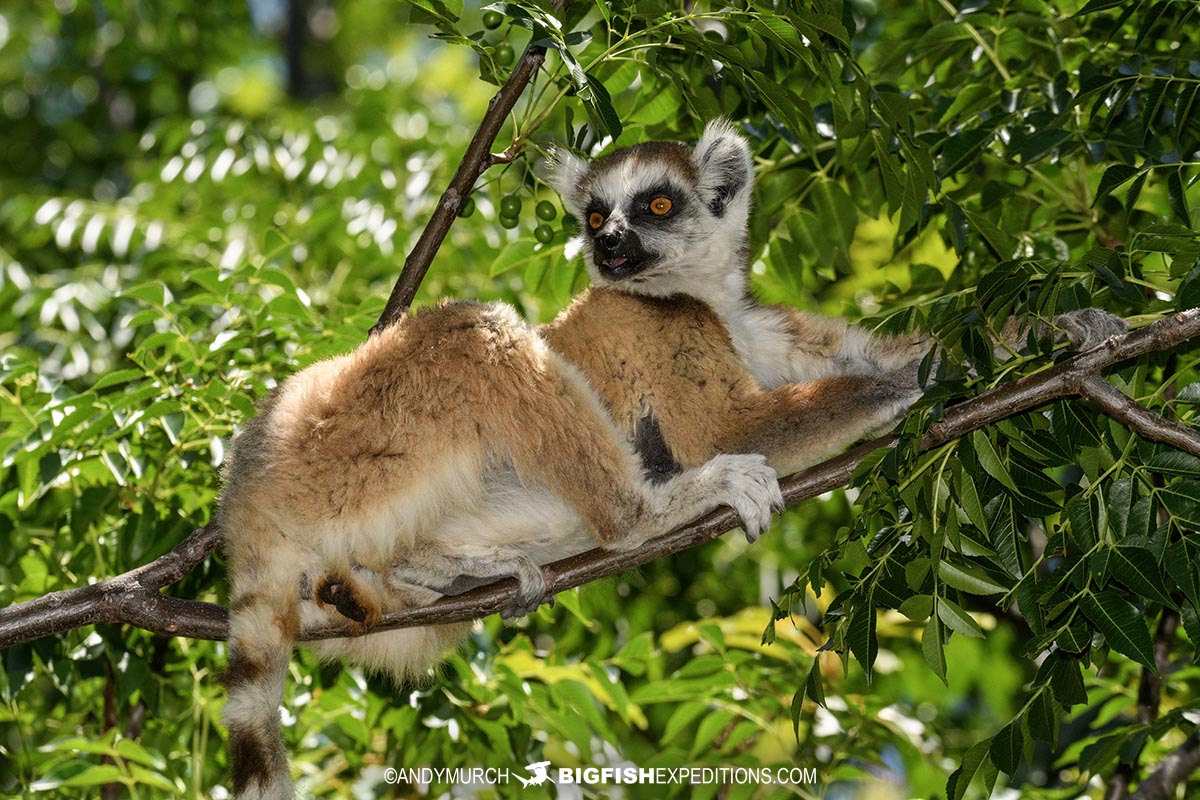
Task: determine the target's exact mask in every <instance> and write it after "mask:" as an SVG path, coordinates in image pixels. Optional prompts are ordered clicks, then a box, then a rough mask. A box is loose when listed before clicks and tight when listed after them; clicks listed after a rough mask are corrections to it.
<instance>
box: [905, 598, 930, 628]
mask: <svg viewBox="0 0 1200 800" xmlns="http://www.w3.org/2000/svg"><path fill="white" fill-rule="evenodd" d="M899 611H900V613H901V614H903V615H904V616H906V617H908V618H909V619H911V620H912V621H913V622H924V621H925V620H927V619H929V615H930V613H932V612H933V597H932V596H931V595H927V594H914V595H913V596H912V597H909V598H907V599H906V600H905V601H904V602H902V603H901V604H900V608H899Z"/></svg>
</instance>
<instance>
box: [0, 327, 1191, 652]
mask: <svg viewBox="0 0 1200 800" xmlns="http://www.w3.org/2000/svg"><path fill="white" fill-rule="evenodd" d="M1198 336H1200V309H1193V310H1190V311H1185V312H1182V313H1179V314H1175V315H1174V316H1171V317H1168V318H1165V319H1161V320H1158V321H1157V322H1154V323H1152V324H1150V325H1147V326H1146V327H1144V328H1141V329H1139V330H1136V331H1133V332H1132V333H1129V334H1127V335H1125V336H1120V337H1114V338H1113V339H1111V340H1109V341H1108V342H1106V343H1105V344H1104V345H1102V346H1100V347H1098V348H1096V349H1095V350H1091V351H1089V352H1087V353H1083V354H1081V355H1078V356H1075V357H1074V358H1071V359H1068V360H1067V361H1064V362H1062V363H1061V364H1058V365H1056V366H1054V367H1051V368H1049V369H1047V370H1044V371H1043V372H1040V373H1037V374H1035V375H1029V376H1026V377H1024V378H1021V379H1019V380H1016V381H1013V382H1012V383H1007V384H1004V385H1003V386H999V387H997V388H995V389H992V390H991V391H988V392H985V393H983V394H981V395H979V396H978V397H975V398H973V399H971V400H967V401H965V402H963V403H960V404H959V405H956V406H953V407H951V408H949V409H947V410H946V414H945V417H944V418H943V419H942V420H941V421H939V422H937V423H936V424H935V425H933V427H932V428H930V430H929V432H928V433H927V434H926V435H925V437H924V438H923V439H922V440H921V449H922V450H927V449H929V448H931V447H936V446H938V445H940V444H943V443H945V442H947V441H949V440H951V439H954V438H957V437H959V436H963V435H964V434H967V433H970V432H972V431H975V430H978V429H980V428H982V427H984V426H986V425H989V424H991V423H994V422H997V421H999V420H1002V419H1005V418H1008V417H1011V416H1014V415H1016V414H1020V413H1024V412H1026V411H1030V410H1032V409H1035V408H1038V407H1039V406H1042V405H1044V404H1046V403H1048V402H1050V401H1052V400H1057V399H1060V398H1063V397H1070V396H1075V395H1080V394H1082V393H1083V392H1084V391H1085V389H1084V386H1085V385H1088V386H1090V388H1088V389H1087V390H1086V391H1088V392H1090V393H1091V396H1092V397H1101V398H1104V397H1105V396H1106V393H1105V392H1104V391H1103V390H1102V389H1101V387H1099V386H1098V384H1096V383H1095V381H1096V380H1100V379H1099V378H1098V376H1099V374H1100V371H1101V370H1103V369H1106V368H1108V367H1111V366H1113V365H1115V364H1118V363H1120V362H1122V361H1126V360H1128V359H1131V358H1137V357H1138V356H1142V355H1145V354H1147V353H1152V352H1158V351H1162V350H1168V349H1170V348H1172V347H1175V346H1176V345H1178V344H1181V343H1183V342H1186V341H1189V340H1191V339H1193V338H1196V337H1198ZM1114 391H1115V390H1114ZM1118 394H1119V392H1118ZM1125 401H1127V402H1117V403H1113V402H1109V401H1108V400H1102V401H1101V402H1102V403H1104V404H1101V403H1097V405H1100V407H1101V410H1103V411H1104V412H1105V413H1108V414H1110V415H1111V416H1113V417H1115V418H1116V419H1119V420H1120V421H1122V422H1124V423H1125V424H1128V425H1130V426H1131V427H1133V426H1134V425H1135V424H1137V425H1140V426H1141V429H1140V430H1139V432H1142V431H1146V433H1143V435H1149V434H1155V435H1157V434H1159V433H1161V432H1162V430H1161V429H1160V428H1158V427H1156V425H1157V426H1161V424H1162V423H1155V422H1154V421H1153V420H1150V419H1147V418H1145V417H1144V415H1141V414H1140V413H1138V412H1137V411H1135V410H1134V409H1133V408H1131V406H1130V405H1129V404H1133V405H1134V406H1136V404H1135V403H1133V401H1131V400H1129V399H1128V398H1125ZM1137 408H1141V407H1140V406H1137ZM1147 413H1149V412H1147ZM1151 416H1152V417H1154V416H1156V415H1153V414H1151ZM1162 422H1163V423H1165V422H1167V421H1166V420H1163V421H1162ZM1171 425H1174V423H1171ZM1169 430H1170V433H1169V436H1170V437H1172V438H1170V439H1158V441H1167V442H1168V443H1171V444H1174V443H1175V442H1176V441H1178V442H1179V444H1178V445H1177V446H1181V447H1183V448H1184V449H1186V450H1188V452H1194V450H1193V448H1200V435H1198V434H1197V433H1196V432H1194V431H1192V430H1191V429H1189V428H1186V427H1184V426H1182V425H1179V426H1175V427H1171V428H1169ZM1164 435H1168V434H1164ZM1150 438H1153V437H1150ZM895 442H896V438H895V437H894V436H885V437H883V438H880V439H875V440H873V441H870V442H865V443H863V444H860V445H858V446H857V447H855V448H854V449H852V450H850V451H848V452H846V453H843V454H842V455H840V456H837V457H835V458H832V459H830V460H828V461H825V462H824V463H821V464H818V465H816V466H813V467H810V468H808V469H806V470H803V471H802V472H798V473H796V474H795V475H792V476H790V477H788V478H785V479H784V480H783V481H781V482H780V485H781V487H782V489H783V496H784V499H785V500H786V501H787V504H788V505H789V506H792V505H795V504H797V503H799V502H801V501H803V500H807V499H809V498H812V497H816V496H817V495H820V494H822V493H824V492H827V491H830V490H832V489H836V488H838V487H840V486H844V485H846V484H847V483H848V482H849V481H850V478H851V477H852V476H853V474H854V470H855V469H856V468H857V467H858V465H859V464H861V463H862V462H863V459H865V458H866V457H867V455H869V454H870V453H872V452H874V451H875V450H878V449H879V448H881V447H890V446H891V445H893V444H895ZM737 525H738V519H737V517H736V515H735V514H734V513H733V512H732V511H730V510H728V509H719V510H717V511H715V512H713V513H712V514H709V515H708V516H706V517H704V518H703V519H701V520H698V521H696V522H694V523H691V524H690V525H685V526H683V527H681V528H678V529H676V530H674V531H672V532H670V533H668V534H665V535H664V536H660V537H658V538H656V539H652V540H650V541H649V542H647V543H646V544H645V545H643V546H642V547H641V548H639V549H637V550H634V551H630V552H612V551H607V550H590V551H588V552H586V553H582V554H580V555H577V556H572V557H571V558H566V559H562V560H561V561H556V562H554V563H553V564H549V565H547V566H545V567H543V573H544V574H545V576H546V585H547V587H548V588H549V590H550V591H551V592H561V591H565V590H566V589H571V588H574V587H576V586H582V585H583V584H585V583H588V582H590V581H594V580H598V579H600V578H603V577H607V576H609V575H615V574H617V573H619V572H624V571H625V570H628V569H631V568H633V567H637V566H641V565H642V564H646V563H648V562H650V561H653V560H654V559H656V558H660V557H662V556H665V555H669V554H671V553H676V552H678V551H680V550H683V549H685V548H688V547H695V546H696V545H699V544H703V543H704V542H708V541H711V540H712V539H715V538H717V537H718V536H720V535H721V534H723V533H725V532H726V531H729V530H731V529H732V528H734V527H736V526H737ZM219 538H220V535H219V533H218V532H217V530H216V526H215V525H214V524H213V523H209V524H208V525H206V526H205V527H203V528H201V529H199V530H197V531H196V532H195V533H193V534H192V535H191V536H189V537H188V538H187V539H185V540H184V541H183V542H181V543H180V544H179V545H177V546H176V547H175V549H173V550H172V551H171V552H170V553H168V554H167V555H165V556H163V557H162V558H159V559H158V560H156V561H154V562H151V563H150V564H147V565H145V566H143V567H139V568H138V569H135V570H132V571H131V572H127V573H125V574H123V575H118V576H117V577H115V578H110V579H108V580H106V581H102V582H100V583H97V584H94V585H92V586H85V587H83V588H80V589H70V590H67V591H62V592H53V593H51V594H48V595H46V596H45V597H40V598H37V599H36V600H30V601H28V602H25V603H19V604H17V605H14V606H9V607H8V608H3V609H0V647H6V646H9V645H13V644H18V643H20V642H26V641H29V640H31V639H36V638H39V637H42V636H51V635H53V634H56V633H61V632H63V631H67V630H71V629H72V628H77V627H79V626H82V625H89V624H93V623H97V622H123V623H127V624H130V625H136V626H138V627H141V628H145V629H146V630H150V631H154V632H156V633H162V634H166V635H171V636H189V637H192V638H196V639H225V638H226V637H227V636H228V631H229V618H228V612H227V610H226V609H225V608H224V607H222V606H218V605H213V604H211V603H200V602H195V601H190V600H181V599H179V598H176V597H169V596H166V595H163V594H161V593H160V591H159V590H160V589H161V588H162V587H164V586H166V585H168V584H170V583H173V582H175V581H177V580H179V579H180V578H182V577H183V576H184V575H186V574H187V573H188V572H189V571H190V570H191V569H192V568H193V567H195V566H196V565H197V564H199V563H200V562H201V561H202V560H204V558H205V557H206V556H207V555H208V553H210V552H211V551H212V550H213V549H214V548H215V547H216V546H217V543H218V541H219ZM515 597H516V582H515V581H514V580H512V579H511V578H508V579H504V580H501V581H499V582H497V583H493V584H490V585H488V586H483V587H480V588H478V589H475V590H473V591H471V592H468V593H466V594H462V595H457V596H454V597H446V598H443V599H442V600H439V601H438V602H436V603H434V604H432V605H430V606H425V607H423V608H415V609H410V610H407V611H402V612H398V613H393V614H388V615H386V616H384V617H383V619H382V620H381V622H380V624H379V625H378V626H377V627H376V628H375V630H377V631H383V630H392V629H395V628H405V627H413V626H419V625H432V624H437V623H445V622H458V621H462V620H468V619H474V618H477V617H482V616H486V615H488V614H492V613H495V612H497V611H500V610H501V609H503V608H506V607H508V606H510V605H511V604H512V602H513V601H514V600H515ZM349 634H350V631H349V629H348V628H346V627H342V626H338V625H329V626H323V627H319V628H309V629H306V630H305V631H303V633H302V635H301V638H302V639H304V640H313V639H326V638H332V637H338V636H347V635H349Z"/></svg>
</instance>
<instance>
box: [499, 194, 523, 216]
mask: <svg viewBox="0 0 1200 800" xmlns="http://www.w3.org/2000/svg"><path fill="white" fill-rule="evenodd" d="M520 215H521V198H520V197H517V196H516V195H515V194H506V195H504V197H501V198H500V216H502V217H513V218H514V219H515V218H517V217H519V216H520Z"/></svg>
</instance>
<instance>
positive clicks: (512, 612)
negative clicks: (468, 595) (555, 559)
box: [384, 545, 547, 619]
mask: <svg viewBox="0 0 1200 800" xmlns="http://www.w3.org/2000/svg"><path fill="white" fill-rule="evenodd" d="M507 577H513V578H516V579H517V597H516V602H515V603H513V605H512V606H510V607H509V608H506V609H504V610H502V611H501V612H500V616H501V617H503V618H504V619H511V618H514V617H520V616H523V615H525V614H528V613H529V612H531V611H534V610H535V609H537V607H538V606H540V605H541V604H542V603H544V602H547V597H546V595H547V590H546V578H545V576H544V575H543V574H542V568H541V567H540V566H538V564H537V562H536V561H534V560H533V559H532V558H530V557H529V556H528V555H526V554H525V553H523V552H522V551H520V550H518V549H516V548H514V547H506V546H484V545H481V546H474V547H465V548H462V549H461V550H460V551H459V552H455V553H446V552H438V551H436V550H433V549H431V548H414V550H413V551H412V552H411V553H407V554H405V555H404V556H403V557H401V558H400V559H398V560H397V561H395V562H394V563H393V564H392V566H391V568H390V569H389V570H388V572H387V575H386V577H385V578H384V583H385V584H386V585H387V587H388V588H389V590H392V591H395V590H397V589H401V590H402V589H403V587H405V586H419V587H421V588H424V589H432V590H433V591H435V592H438V593H440V594H444V595H454V594H462V593H463V592H466V591H469V590H470V589H474V588H476V587H478V586H483V585H486V584H488V583H491V582H492V581H494V580H496V579H497V578H507Z"/></svg>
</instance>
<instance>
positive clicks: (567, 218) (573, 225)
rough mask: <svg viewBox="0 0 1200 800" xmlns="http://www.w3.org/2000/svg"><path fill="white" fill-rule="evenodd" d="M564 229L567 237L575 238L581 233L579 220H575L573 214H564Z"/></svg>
mask: <svg viewBox="0 0 1200 800" xmlns="http://www.w3.org/2000/svg"><path fill="white" fill-rule="evenodd" d="M562 228H563V232H564V233H566V234H567V236H574V235H575V234H576V233H578V232H579V220H577V219H575V217H574V216H573V215H571V214H563V218H562Z"/></svg>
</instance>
